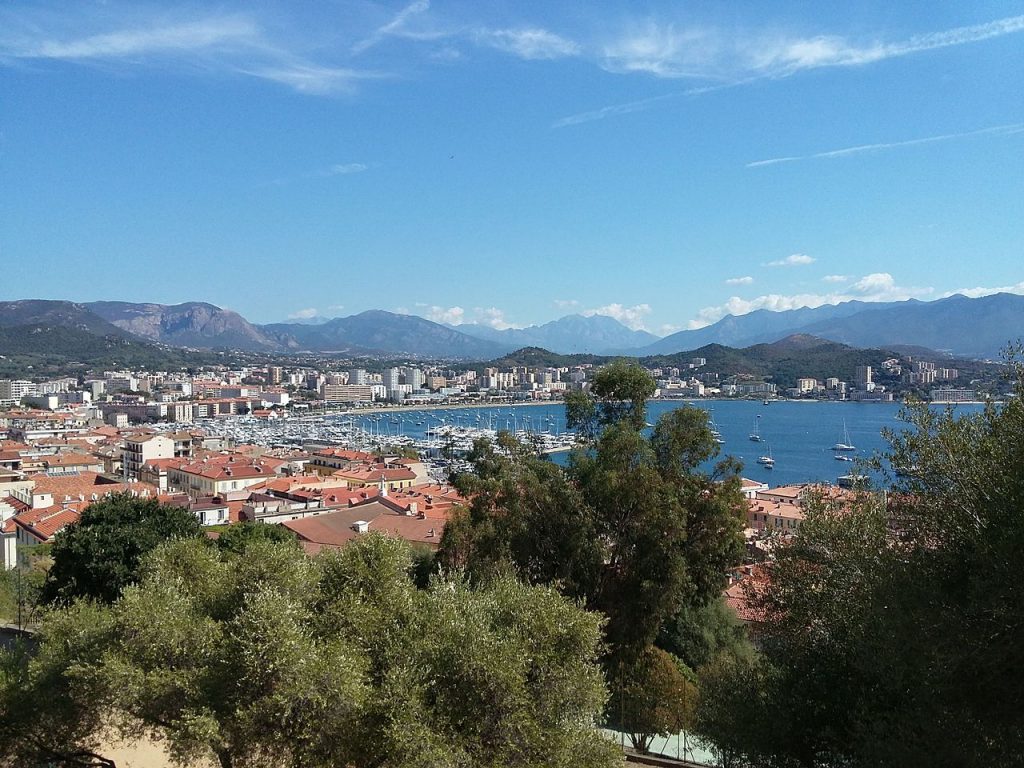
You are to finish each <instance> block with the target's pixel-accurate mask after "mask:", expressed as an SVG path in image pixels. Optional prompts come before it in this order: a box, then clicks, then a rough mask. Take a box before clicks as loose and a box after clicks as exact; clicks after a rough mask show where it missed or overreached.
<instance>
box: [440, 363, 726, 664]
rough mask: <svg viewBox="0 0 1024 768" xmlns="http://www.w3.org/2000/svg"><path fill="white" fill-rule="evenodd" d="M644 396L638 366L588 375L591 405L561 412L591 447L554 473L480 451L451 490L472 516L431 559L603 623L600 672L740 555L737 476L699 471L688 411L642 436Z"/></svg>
mask: <svg viewBox="0 0 1024 768" xmlns="http://www.w3.org/2000/svg"><path fill="white" fill-rule="evenodd" d="M653 390H654V382H653V380H652V379H651V378H650V376H649V375H648V374H646V373H645V372H644V371H642V370H640V369H639V368H637V367H636V366H631V365H627V364H624V363H616V364H613V365H611V366H608V367H607V368H606V369H603V370H602V371H600V372H598V374H597V375H596V376H595V379H594V382H593V386H592V388H591V394H590V395H587V394H583V393H580V394H578V395H576V396H574V397H573V398H571V399H570V401H569V402H568V403H567V406H566V409H567V413H568V415H569V418H570V421H571V422H572V423H573V424H575V425H577V426H578V427H579V428H580V429H581V431H582V432H583V433H584V434H587V435H589V436H590V438H591V440H590V442H589V443H588V445H587V446H586V447H584V448H583V449H580V450H577V451H574V452H573V454H572V455H571V456H570V461H569V466H568V468H567V469H566V470H564V471H563V470H562V469H561V468H559V467H558V466H556V465H554V464H551V463H549V462H546V461H544V460H541V459H538V458H536V457H535V456H532V455H531V453H530V452H529V451H528V450H526V449H525V448H523V447H522V446H520V445H518V443H517V442H516V441H515V439H514V438H512V437H511V436H508V435H506V436H503V437H501V438H500V440H499V442H498V444H497V445H496V446H493V445H490V444H488V443H481V444H479V445H478V446H477V447H476V448H475V450H474V451H473V453H472V454H471V455H470V459H471V461H473V464H474V468H475V473H474V474H473V475H471V476H463V477H461V478H459V480H458V484H459V489H460V491H461V492H462V493H463V494H464V495H466V497H467V498H469V499H471V502H470V505H469V508H468V509H467V510H465V511H464V512H462V513H460V514H457V515H456V516H455V517H454V518H453V519H452V520H451V521H450V522H449V524H448V526H447V527H446V529H445V534H444V538H443V539H442V542H441V548H440V551H439V553H438V556H439V560H440V561H441V563H442V564H443V565H444V566H445V567H448V568H452V567H459V568H465V569H466V570H467V571H468V573H469V574H470V575H471V576H473V577H474V578H478V579H486V578H489V577H492V576H493V575H494V574H496V573H503V572H509V571H511V572H513V573H515V574H517V575H519V576H520V577H521V578H524V579H526V580H527V581H528V582H530V583H535V584H551V585H554V586H557V587H558V588H559V589H560V590H561V591H562V592H563V594H566V595H568V596H570V597H572V598H573V599H578V600H581V601H583V602H584V603H585V604H586V605H587V607H588V608H590V609H592V610H597V611H600V612H602V613H603V614H605V615H606V616H607V617H608V623H607V626H606V640H607V643H608V646H609V649H608V653H607V654H606V658H605V664H606V668H607V669H609V670H611V669H614V668H616V667H617V666H618V664H619V663H620V662H621V663H624V664H630V663H632V662H633V661H634V659H635V658H636V656H637V654H639V653H641V652H642V651H643V650H644V649H645V648H647V647H648V646H650V645H651V644H652V643H653V642H654V641H655V639H656V638H657V636H658V632H659V629H660V627H661V625H662V623H663V621H664V620H665V619H667V618H668V617H670V616H671V615H673V614H674V613H675V612H676V611H677V610H679V609H680V606H682V605H684V604H688V605H702V604H705V603H707V602H708V601H710V600H712V599H713V598H714V597H715V596H716V595H717V594H718V592H719V591H720V590H721V587H722V585H723V574H724V572H725V571H726V569H727V568H728V567H729V566H730V565H732V564H734V563H735V562H737V561H738V558H739V556H740V555H741V553H742V538H741V535H740V531H741V528H742V519H743V499H742V496H741V494H740V492H739V481H738V475H737V473H738V467H737V466H736V465H735V464H734V463H732V462H730V461H724V462H720V463H719V464H718V465H717V466H716V469H715V470H714V472H713V473H712V474H711V475H707V474H704V473H702V472H701V471H700V470H699V465H700V463H701V462H703V461H704V460H705V459H708V458H711V457H713V456H715V455H716V454H717V451H718V446H717V444H716V443H715V441H714V439H713V438H712V436H711V433H710V431H709V430H708V427H707V421H706V417H705V416H704V415H703V413H702V412H700V411H698V410H696V409H681V410H679V411H675V412H673V413H672V414H668V415H666V416H665V417H663V418H662V419H661V420H660V421H659V423H658V425H657V426H656V428H655V430H654V432H653V434H651V435H648V434H647V433H646V421H645V419H646V399H647V397H648V396H649V395H650V394H651V393H652V392H653Z"/></svg>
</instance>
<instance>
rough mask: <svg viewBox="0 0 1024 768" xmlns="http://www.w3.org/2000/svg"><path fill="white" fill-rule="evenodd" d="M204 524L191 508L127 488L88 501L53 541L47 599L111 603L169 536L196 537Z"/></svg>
mask: <svg viewBox="0 0 1024 768" xmlns="http://www.w3.org/2000/svg"><path fill="white" fill-rule="evenodd" d="M201 535H202V526H200V524H199V520H198V519H197V518H196V516H195V515H194V514H193V513H192V512H190V511H189V510H187V509H183V508H181V507H172V506H167V505H164V504H161V503H160V502H159V501H157V500H156V499H154V498H141V497H138V496H134V495H132V494H131V493H128V492H124V493H119V494H116V495H113V496H110V497H108V498H106V499H102V500H101V501H98V502H96V503H95V504H92V505H90V506H88V507H87V508H86V509H85V510H84V511H83V512H82V515H81V517H80V519H79V520H78V522H76V523H73V524H72V525H69V526H68V527H67V528H65V529H64V530H63V531H60V532H59V533H58V534H57V535H56V537H55V538H54V541H53V549H52V555H53V566H52V567H51V568H50V572H49V574H48V576H47V580H46V584H45V585H44V587H43V601H44V602H49V603H64V604H67V603H69V602H71V601H72V600H74V599H75V598H79V597H88V598H91V599H94V600H99V601H101V602H106V603H110V602H113V601H114V600H116V599H117V598H118V596H120V594H121V592H122V590H123V589H124V588H125V587H126V586H128V585H129V584H133V583H135V581H136V580H137V578H138V568H139V563H140V561H141V559H142V557H143V556H144V555H145V554H146V553H147V552H149V551H150V550H152V549H154V548H155V547H156V546H157V545H159V544H161V543H163V542H165V541H168V540H170V539H187V538H197V537H199V536H201Z"/></svg>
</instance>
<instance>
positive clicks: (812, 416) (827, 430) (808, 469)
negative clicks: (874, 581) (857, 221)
mask: <svg viewBox="0 0 1024 768" xmlns="http://www.w3.org/2000/svg"><path fill="white" fill-rule="evenodd" d="M683 407H694V408H701V409H703V410H705V411H706V412H708V415H709V417H710V418H711V419H712V420H713V422H714V424H715V425H716V426H717V429H718V431H719V432H720V433H721V436H722V439H723V440H724V444H722V445H721V446H720V449H721V455H731V456H733V457H735V458H736V459H738V460H739V461H740V462H741V463H742V465H743V476H744V477H747V478H750V479H751V480H757V481H760V482H765V483H768V484H769V485H772V486H778V485H789V484H794V483H807V482H831V483H834V482H835V481H836V479H837V478H838V477H839V476H840V475H845V474H849V473H850V472H851V471H853V470H854V468H856V467H858V466H859V464H858V463H856V461H855V462H846V461H837V460H836V459H835V452H834V451H833V450H832V446H833V445H835V444H836V443H838V442H841V441H843V439H844V425H845V430H846V432H848V433H849V439H850V442H851V443H852V445H854V446H856V449H857V450H856V451H851V452H848V453H846V454H845V455H847V456H850V457H851V458H853V459H855V460H863V459H868V458H870V457H871V456H873V455H875V454H876V453H883V452H885V451H886V450H887V449H888V444H887V443H886V441H885V440H884V439H883V437H882V430H883V429H885V428H888V429H892V430H897V431H898V430H902V429H906V428H907V425H906V423H905V422H903V421H901V420H900V419H899V418H898V416H899V413H900V410H901V405H900V404H899V403H849V402H820V401H786V400H776V401H772V402H771V404H769V405H765V404H764V403H762V402H760V401H752V400H700V401H694V402H692V403H691V402H689V401H679V400H653V401H651V402H650V403H648V421H650V422H651V423H654V422H656V421H657V420H658V418H660V417H661V416H662V415H663V414H665V413H668V412H669V411H672V410H674V409H676V408H683ZM935 407H936V408H939V406H935ZM945 407H946V406H941V408H943V409H944V408H945ZM981 408H982V406H981V405H977V404H964V405H959V406H957V407H956V409H955V412H956V413H958V414H961V413H977V412H979V411H980V410H981ZM351 416H354V419H355V423H356V424H357V425H358V426H360V427H362V428H363V429H366V430H368V431H371V432H375V433H377V434H381V435H385V434H390V435H399V434H401V435H405V436H408V437H412V438H416V439H424V438H425V437H426V434H427V430H428V429H430V428H432V427H437V426H439V425H441V424H453V425H456V426H465V427H483V428H492V429H509V430H513V431H515V430H534V431H538V432H544V431H550V432H553V433H556V434H557V433H562V432H565V431H566V423H565V406H564V405H563V404H561V403H552V404H545V405H502V406H493V407H481V408H434V409H431V408H423V409H419V410H412V411H374V412H372V413H358V412H357V413H355V414H351ZM755 428H756V430H757V432H758V433H759V434H760V436H761V438H762V439H761V441H760V442H754V441H752V440H750V435H751V433H753V432H754V431H755ZM769 450H770V452H771V456H772V458H773V459H774V460H775V466H774V468H773V469H768V468H766V467H764V466H762V465H760V464H758V463H757V459H758V458H759V457H760V456H764V455H766V454H767V453H768V452H769ZM551 458H552V460H553V461H555V462H556V463H559V464H564V463H565V461H566V458H567V454H564V453H556V454H553V455H552V456H551ZM876 479H877V478H876Z"/></svg>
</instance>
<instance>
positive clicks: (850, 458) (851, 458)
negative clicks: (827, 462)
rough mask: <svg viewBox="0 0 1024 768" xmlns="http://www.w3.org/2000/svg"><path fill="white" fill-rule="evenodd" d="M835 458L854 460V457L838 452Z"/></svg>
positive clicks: (838, 459)
mask: <svg viewBox="0 0 1024 768" xmlns="http://www.w3.org/2000/svg"><path fill="white" fill-rule="evenodd" d="M835 460H836V461H853V457H852V456H844V455H843V454H841V453H837V454H836V455H835Z"/></svg>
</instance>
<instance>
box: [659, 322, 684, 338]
mask: <svg viewBox="0 0 1024 768" xmlns="http://www.w3.org/2000/svg"><path fill="white" fill-rule="evenodd" d="M682 329H683V327H682V326H681V325H672V324H671V323H665V324H664V325H662V326H661V327H660V328H658V331H659V332H660V333H661V335H662V336H668V335H670V334H673V333H675V332H676V331H681V330H682Z"/></svg>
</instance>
